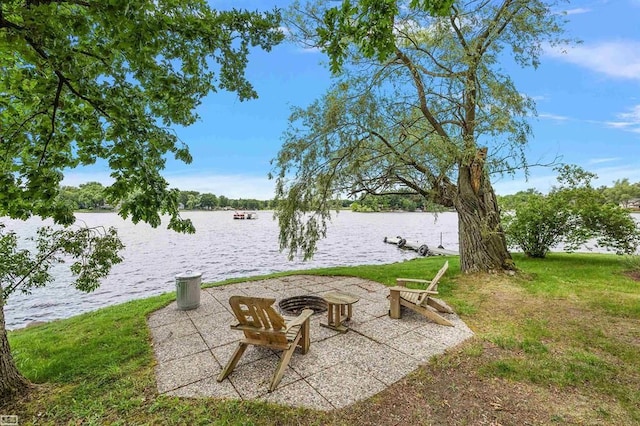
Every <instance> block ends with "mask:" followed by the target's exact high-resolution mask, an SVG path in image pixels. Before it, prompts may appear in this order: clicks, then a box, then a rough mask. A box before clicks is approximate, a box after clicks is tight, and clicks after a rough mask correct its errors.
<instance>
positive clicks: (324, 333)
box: [309, 312, 339, 344]
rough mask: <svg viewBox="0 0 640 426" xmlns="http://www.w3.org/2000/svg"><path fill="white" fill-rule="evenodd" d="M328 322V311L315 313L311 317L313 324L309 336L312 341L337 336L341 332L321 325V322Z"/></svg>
mask: <svg viewBox="0 0 640 426" xmlns="http://www.w3.org/2000/svg"><path fill="white" fill-rule="evenodd" d="M326 323H327V313H326V312H323V313H321V314H317V315H313V316H312V317H311V324H310V327H309V334H310V336H309V338H310V339H311V343H312V344H313V343H315V342H320V341H322V340H325V339H328V338H330V337H333V336H336V335H337V334H339V332H338V331H335V330H332V329H330V328H327V327H321V326H320V324H326Z"/></svg>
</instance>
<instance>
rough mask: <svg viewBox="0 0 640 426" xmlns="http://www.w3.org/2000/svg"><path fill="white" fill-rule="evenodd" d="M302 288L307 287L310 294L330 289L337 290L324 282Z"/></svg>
mask: <svg viewBox="0 0 640 426" xmlns="http://www.w3.org/2000/svg"><path fill="white" fill-rule="evenodd" d="M301 288H303V289H305V290H306V291H307V292H309V294H315V293H326V292H329V291H335V289H334V288H333V287H331V286H328V285H326V284H322V283H317V284H309V285H304V286H302V287H301Z"/></svg>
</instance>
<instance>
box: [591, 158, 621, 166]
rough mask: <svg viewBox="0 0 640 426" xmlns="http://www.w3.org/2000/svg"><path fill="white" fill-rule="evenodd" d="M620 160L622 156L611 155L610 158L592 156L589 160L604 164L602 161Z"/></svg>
mask: <svg viewBox="0 0 640 426" xmlns="http://www.w3.org/2000/svg"><path fill="white" fill-rule="evenodd" d="M618 160H620V157H610V158H592V159H591V160H589V164H602V163H611V162H613V161H618Z"/></svg>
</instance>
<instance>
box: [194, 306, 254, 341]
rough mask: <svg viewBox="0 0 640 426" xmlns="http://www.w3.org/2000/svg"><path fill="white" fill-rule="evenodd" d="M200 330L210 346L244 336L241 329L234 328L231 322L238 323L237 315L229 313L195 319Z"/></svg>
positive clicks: (236, 339)
mask: <svg viewBox="0 0 640 426" xmlns="http://www.w3.org/2000/svg"><path fill="white" fill-rule="evenodd" d="M193 321H194V324H195V326H196V328H197V329H198V332H199V333H200V335H201V336H202V338H203V339H204V341H205V342H206V343H207V346H209V348H215V347H217V346H222V345H226V344H227V343H231V342H236V341H238V340H239V339H240V338H241V337H242V336H243V334H242V332H241V331H237V330H232V329H231V324H234V323H236V320H235V317H233V316H231V314H229V313H226V312H225V313H221V314H215V315H209V316H207V317H203V318H201V319H199V320H198V319H194V320H193Z"/></svg>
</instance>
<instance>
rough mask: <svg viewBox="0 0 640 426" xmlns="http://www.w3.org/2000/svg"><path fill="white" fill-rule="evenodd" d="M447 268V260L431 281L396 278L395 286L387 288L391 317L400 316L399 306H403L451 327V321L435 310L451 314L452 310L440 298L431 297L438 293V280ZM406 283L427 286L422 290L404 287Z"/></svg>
mask: <svg viewBox="0 0 640 426" xmlns="http://www.w3.org/2000/svg"><path fill="white" fill-rule="evenodd" d="M448 268H449V262H448V261H447V262H445V263H444V266H443V267H442V268H440V270H439V271H438V273H437V274H436V276H435V277H434V278H433V279H432V280H431V281H428V280H418V279H412V278H398V279H396V283H397V286H396V287H390V288H389V300H390V301H391V306H390V309H389V316H390V317H391V318H401V317H402V312H401V306H405V307H407V308H409V309H412V310H414V311H416V312H418V313H419V314H421V315H423V316H425V317H427V318H429V319H430V320H432V321H434V322H436V323H438V324H442V325H448V326H451V327H453V323H452V322H451V321H449V320H447V319H446V318H443V317H442V316H441V315H438V314H437V313H436V312H435V311H438V312H446V313H450V314H452V313H453V310H452V309H451V308H450V307H449V306H448V305H447V304H446V303H444V302H443V301H442V300H440V299H435V298H434V297H433V296H434V295H436V294H438V281H439V280H440V278H442V276H443V275H444V273H445V272H447V269H448ZM407 283H419V284H427V287H426V288H425V289H424V290H421V289H411V288H407V287H406V285H407ZM434 309H435V311H434Z"/></svg>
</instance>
